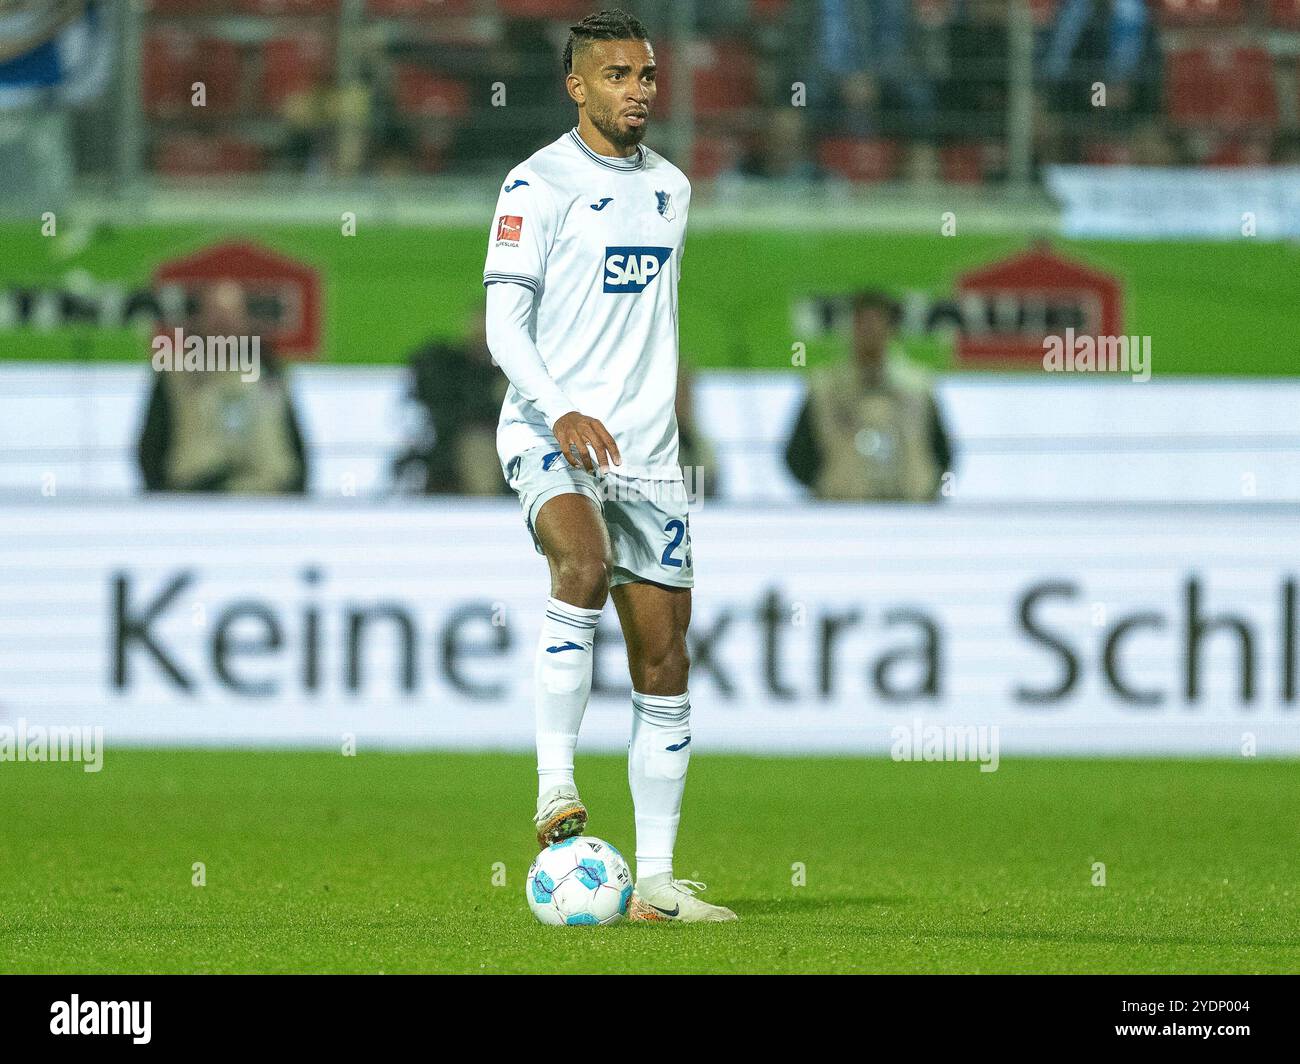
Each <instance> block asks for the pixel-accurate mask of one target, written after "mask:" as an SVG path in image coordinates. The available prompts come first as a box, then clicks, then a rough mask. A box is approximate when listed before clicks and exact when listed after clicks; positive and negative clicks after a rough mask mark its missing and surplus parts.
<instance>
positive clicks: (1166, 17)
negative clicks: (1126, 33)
mask: <svg viewBox="0 0 1300 1064" xmlns="http://www.w3.org/2000/svg"><path fill="white" fill-rule="evenodd" d="M1157 7H1158V14H1159V17H1160V21H1161V22H1163V23H1164V24H1165V25H1166V26H1236V25H1239V24H1240V23H1242V22H1244V21H1245V20H1246V6H1245V3H1244V2H1243V0H1159V2H1158V4H1157Z"/></svg>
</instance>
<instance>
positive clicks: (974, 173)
mask: <svg viewBox="0 0 1300 1064" xmlns="http://www.w3.org/2000/svg"><path fill="white" fill-rule="evenodd" d="M939 173H940V174H941V175H942V176H943V179H944V180H945V181H947V182H949V183H951V184H954V185H978V184H982V183H983V181H984V148H983V146H982V145H980V144H953V145H950V146H948V147H946V148H944V149H943V150H942V151H940V152H939Z"/></svg>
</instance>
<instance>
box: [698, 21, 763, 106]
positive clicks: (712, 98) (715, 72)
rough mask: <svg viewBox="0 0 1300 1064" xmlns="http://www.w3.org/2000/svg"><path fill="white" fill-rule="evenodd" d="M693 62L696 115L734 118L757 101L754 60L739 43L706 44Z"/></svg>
mask: <svg viewBox="0 0 1300 1064" xmlns="http://www.w3.org/2000/svg"><path fill="white" fill-rule="evenodd" d="M702 43H703V47H702V48H701V50H700V53H699V55H698V56H697V57H696V62H695V83H694V94H693V95H694V101H695V113H696V114H697V115H700V116H702V117H705V118H709V117H716V116H718V115H727V114H734V113H735V112H737V111H745V110H748V109H749V108H750V107H752V106H753V105H754V103H755V102H756V100H757V98H758V93H757V87H756V86H757V76H756V71H755V67H754V58H753V56H752V55H750V53H749V50H748V48H747V47H746V46H745V44H744V43H743V42H741V41H726V40H720V41H707V42H702Z"/></svg>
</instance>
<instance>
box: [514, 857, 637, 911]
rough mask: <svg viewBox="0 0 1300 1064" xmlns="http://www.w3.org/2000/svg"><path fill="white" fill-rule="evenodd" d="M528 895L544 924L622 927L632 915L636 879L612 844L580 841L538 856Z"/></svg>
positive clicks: (529, 870)
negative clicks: (628, 910) (631, 899)
mask: <svg viewBox="0 0 1300 1064" xmlns="http://www.w3.org/2000/svg"><path fill="white" fill-rule="evenodd" d="M524 890H525V892H526V894H527V897H528V907H529V908H530V909H532V910H533V915H534V916H536V917H537V919H538V920H540V921H541V922H542V923H544V924H556V925H559V924H576V925H581V924H596V925H602V926H603V925H605V924H616V923H618V922H619V921H620V920H622V919H623V917H624V916H626V915H627V903H628V900H629V899H630V898H631V897H632V873H631V872H630V871H629V870H628V867H627V862H626V861H625V860H623V855H622V854H621V853H619V852H618V851H617V850H616V849H614V847H613V846H611V845H610V844H609V843H607V842H604V841H602V840H601V839H594V838H592V837H591V836H590V835H575V836H574V837H573V838H569V839H562V840H560V841H559V842H557V843H556V844H555V845H554V846H548V847H546V849H544V850H543V851H542V852H541V853H539V854H538V855H537V857H536V858H535V859H534V860H533V866H532V867H531V868H530V869H528V882H527V883H525V885H524Z"/></svg>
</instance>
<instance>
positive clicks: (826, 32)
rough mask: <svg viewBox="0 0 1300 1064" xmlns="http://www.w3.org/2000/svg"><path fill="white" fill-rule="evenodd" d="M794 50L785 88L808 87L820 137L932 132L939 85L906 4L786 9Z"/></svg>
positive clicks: (852, 0) (840, 2) (896, 0)
mask: <svg viewBox="0 0 1300 1064" xmlns="http://www.w3.org/2000/svg"><path fill="white" fill-rule="evenodd" d="M786 17H787V20H788V21H787V28H786V33H785V35H784V36H785V40H786V42H788V46H789V47H791V48H792V49H793V52H792V57H793V61H792V63H791V65H790V67H789V69H788V75H789V76H788V77H786V78H785V79H783V80H784V81H785V83H786V84H787V85H789V84H790V83H792V82H795V81H798V82H803V83H805V84H806V85H807V86H808V108H809V110H810V111H811V112H813V118H814V120H815V122H816V124H817V125H818V127H819V132H821V133H823V134H843V135H848V136H854V137H876V136H882V135H883V136H906V137H909V138H911V139H913V140H917V141H921V140H924V139H925V138H927V137H930V136H932V135H933V131H934V124H935V94H934V85H933V83H932V81H931V79H930V77H929V74H928V71H927V69H926V67H925V64H924V62H923V61H922V57H921V56H920V54H919V50H918V46H917V35H918V27H917V22H916V17H915V13H914V11H913V5H912V4H911V3H909V2H907V0H811V2H809V3H806V4H791V5H790V6H789V8H788V10H787V16H786Z"/></svg>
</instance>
